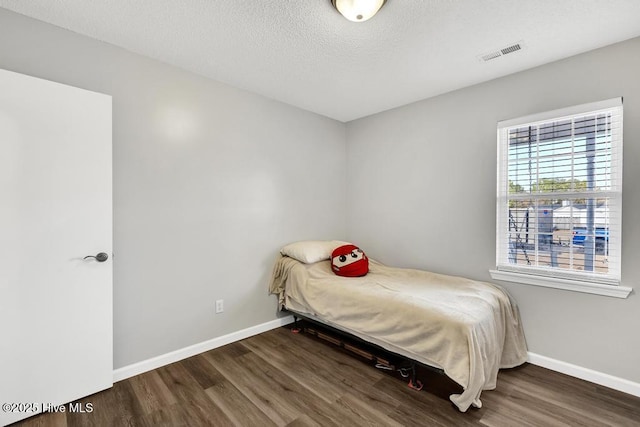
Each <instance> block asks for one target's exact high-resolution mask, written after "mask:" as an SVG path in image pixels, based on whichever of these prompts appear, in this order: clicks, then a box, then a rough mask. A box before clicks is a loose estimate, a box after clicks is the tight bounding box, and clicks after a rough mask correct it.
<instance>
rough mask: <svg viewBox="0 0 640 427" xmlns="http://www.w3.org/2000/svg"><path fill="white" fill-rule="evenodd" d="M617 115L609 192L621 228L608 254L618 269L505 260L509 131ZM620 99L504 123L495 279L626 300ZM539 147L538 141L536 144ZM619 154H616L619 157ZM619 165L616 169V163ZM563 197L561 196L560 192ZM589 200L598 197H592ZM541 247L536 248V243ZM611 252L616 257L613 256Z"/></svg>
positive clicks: (611, 235)
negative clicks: (587, 269) (582, 268)
mask: <svg viewBox="0 0 640 427" xmlns="http://www.w3.org/2000/svg"><path fill="white" fill-rule="evenodd" d="M612 110H614V114H618V116H617V118H618V120H619V122H618V123H619V126H613V127H612V138H611V139H612V152H613V153H614V157H613V158H612V160H611V162H612V164H613V168H612V169H613V170H614V175H615V176H614V178H615V180H614V181H615V182H614V185H613V186H612V188H611V189H610V190H608V191H607V192H606V193H607V196H608V197H609V198H610V199H611V200H613V206H614V208H615V209H614V212H613V217H612V222H613V223H614V224H617V227H614V228H610V229H609V243H612V246H611V247H610V252H609V253H613V254H614V255H615V256H616V262H615V263H614V264H615V265H613V268H614V270H613V271H609V272H607V273H606V274H603V273H582V272H576V271H571V270H565V269H558V270H555V271H554V270H553V267H550V268H549V267H540V266H534V267H527V266H522V265H515V266H514V265H513V264H511V263H509V262H508V261H505V260H506V258H505V253H506V249H505V248H504V247H503V245H504V244H505V242H506V241H508V240H505V238H504V233H505V230H506V229H507V228H506V227H508V222H507V221H508V213H505V212H508V209H509V194H508V193H509V192H508V187H509V172H508V170H509V167H508V165H509V129H513V128H516V127H525V126H529V125H539V124H542V123H548V122H556V121H560V120H564V119H573V118H578V117H581V116H585V115H590V114H596V113H599V112H603V111H612ZM622 116H623V111H622V98H612V99H608V100H605V101H599V102H593V103H588V104H581V105H575V106H571V107H567V108H562V109H558V110H552V111H547V112H542V113H538V114H532V115H528V116H523V117H518V118H515V119H510V120H504V121H500V122H498V124H497V154H498V159H497V190H496V196H497V197H496V268H495V269H492V270H489V272H490V274H491V277H492V278H493V279H495V280H503V281H509V282H516V283H522V284H528V285H534V286H543V287H550V288H556V289H564V290H570V291H577V292H585V293H590V294H598V295H606V296H611V297H618V298H626V297H627V296H628V295H629V294H630V293H631V291H632V288H629V287H624V286H621V259H622V253H621V249H622V245H621V238H622V226H621V224H622V223H621V220H622V147H623V145H622V143H623V138H622V134H623V129H622V126H623V123H622V118H623V117H622ZM538 143H539V142H537V144H538ZM615 153H617V154H618V155H617V156H616V155H615ZM614 162H615V164H614ZM557 195H558V196H563V193H557ZM536 197H541V195H540V194H538V195H536V196H532V199H536ZM591 197H595V196H594V195H593V194H591ZM614 233H615V234H617V235H614ZM536 248H537V244H536ZM611 251H612V252H611Z"/></svg>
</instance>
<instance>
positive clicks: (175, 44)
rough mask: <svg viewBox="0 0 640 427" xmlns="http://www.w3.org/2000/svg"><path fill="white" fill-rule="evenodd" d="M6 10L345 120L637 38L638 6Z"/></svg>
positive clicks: (393, 1)
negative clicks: (355, 11) (366, 14)
mask: <svg viewBox="0 0 640 427" xmlns="http://www.w3.org/2000/svg"><path fill="white" fill-rule="evenodd" d="M0 7H3V8H5V9H9V10H13V11H15V12H18V13H21V14H24V15H27V16H31V17H34V18H36V19H39V20H42V21H45V22H49V23H52V24H55V25H57V26H60V27H62V28H67V29H69V30H72V31H75V32H77V33H80V34H85V35H87V36H89V37H93V38H95V39H98V40H102V41H105V42H108V43H111V44H114V45H117V46H121V47H123V48H125V49H127V50H129V51H132V52H136V53H139V54H142V55H146V56H149V57H152V58H156V59H159V60H161V61H164V62H166V63H169V64H173V65H176V66H178V67H181V68H183V69H186V70H190V71H193V72H195V73H198V74H201V75H204V76H207V77H210V78H212V79H215V80H218V81H221V82H224V83H228V84H230V85H233V86H236V87H239V88H243V89H246V90H249V91H252V92H255V93H258V94H261V95H264V96H267V97H269V98H273V99H277V100H280V101H283V102H286V103H288V104H292V105H295V106H298V107H300V108H304V109H306V110H310V111H313V112H316V113H319V114H322V115H325V116H328V117H331V118H334V119H337V120H340V121H349V120H353V119H357V118H359V117H363V116H367V115H370V114H373V113H377V112H380V111H384V110H387V109H390V108H394V107H397V106H400V105H404V104H408V103H410V102H414V101H417V100H420V99H423V98H428V97H431V96H434V95H438V94H441V93H444V92H448V91H451V90H455V89H458V88H461V87H465V86H469V85H472V84H475V83H479V82H482V81H486V80H490V79H493V78H496V77H500V76H503V75H506V74H511V73H514V72H517V71H521V70H525V69H527V68H531V67H535V66H538V65H541V64H544V63H548V62H551V61H555V60H558V59H561V58H565V57H568V56H571V55H575V54H577V53H580V52H585V51H588V50H591V49H595V48H598V47H602V46H606V45H608V44H612V43H615V42H618V41H622V40H626V39H629V38H632V37H636V36H640V19H639V18H640V0H606V1H605V0H388V1H387V4H386V5H385V6H384V7H383V8H382V9H381V11H380V12H379V13H378V15H376V16H374V17H373V18H372V19H371V20H369V21H367V22H364V23H353V22H350V21H347V20H346V19H344V18H343V17H342V16H341V15H339V14H338V13H337V12H336V11H335V9H333V7H332V6H331V1H330V0H91V1H87V0H0ZM517 42H521V43H522V46H523V47H524V48H523V49H522V50H519V51H517V52H514V53H511V54H508V55H506V56H502V57H500V58H497V59H493V60H491V61H488V62H483V61H481V60H480V59H478V57H479V56H481V55H484V54H487V53H490V52H493V51H496V50H498V49H500V48H504V47H507V46H510V45H512V44H514V43H517ZM639 54H640V52H639Z"/></svg>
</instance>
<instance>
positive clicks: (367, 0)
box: [331, 0, 387, 22]
mask: <svg viewBox="0 0 640 427" xmlns="http://www.w3.org/2000/svg"><path fill="white" fill-rule="evenodd" d="M386 2H387V0H331V4H332V5H333V7H335V8H336V9H337V10H338V12H340V13H341V14H342V16H344V17H345V18H347V19H348V20H349V21H353V22H364V21H366V20H367V19H370V18H372V17H373V15H375V14H376V13H378V11H379V10H380V8H381V7H382V6H383V5H384V4H385V3H386Z"/></svg>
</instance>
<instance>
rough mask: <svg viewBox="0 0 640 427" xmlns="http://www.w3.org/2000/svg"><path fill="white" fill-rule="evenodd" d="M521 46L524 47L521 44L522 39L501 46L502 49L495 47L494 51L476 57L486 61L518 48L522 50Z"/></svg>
mask: <svg viewBox="0 0 640 427" xmlns="http://www.w3.org/2000/svg"><path fill="white" fill-rule="evenodd" d="M523 48H524V45H523V44H522V41H519V42H518V43H514V44H512V45H511V46H507V47H503V48H502V49H496V50H494V51H491V52H488V53H485V54H483V55H479V56H478V59H480V60H481V61H483V62H487V61H491V60H492V59H496V58H500V57H501V56H504V55H508V54H510V53H513V52H517V51H519V50H522V49H523Z"/></svg>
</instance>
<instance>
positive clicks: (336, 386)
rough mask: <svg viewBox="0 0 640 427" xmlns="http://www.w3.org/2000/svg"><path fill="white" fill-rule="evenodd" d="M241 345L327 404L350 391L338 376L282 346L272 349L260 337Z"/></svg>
mask: <svg viewBox="0 0 640 427" xmlns="http://www.w3.org/2000/svg"><path fill="white" fill-rule="evenodd" d="M242 344H243V345H245V346H246V347H247V348H249V349H250V350H251V351H252V352H253V353H255V354H257V355H258V356H260V357H262V358H263V359H264V360H265V361H266V362H267V363H269V364H270V365H272V366H274V367H275V368H277V369H280V370H281V371H283V372H286V373H287V374H288V375H289V376H290V377H292V378H293V379H294V380H295V381H297V382H298V383H300V384H301V385H302V386H303V387H305V388H306V389H307V390H309V392H310V393H314V394H315V395H317V396H318V397H319V398H321V399H324V400H325V402H327V403H333V402H335V401H336V400H338V399H339V398H340V397H341V396H342V395H344V394H345V393H346V392H347V391H349V389H350V387H349V386H348V385H346V384H345V383H344V382H343V381H342V378H340V375H336V373H335V372H328V371H327V370H326V369H321V368H320V366H319V365H318V364H317V363H315V359H311V358H307V359H301V358H300V356H299V355H298V354H296V352H295V351H293V352H292V351H287V349H286V348H285V347H284V346H282V345H280V346H277V347H272V346H270V345H268V343H265V342H264V340H261V339H260V337H253V338H252V339H249V340H245V341H243V343H242ZM338 374H339V373H338Z"/></svg>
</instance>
